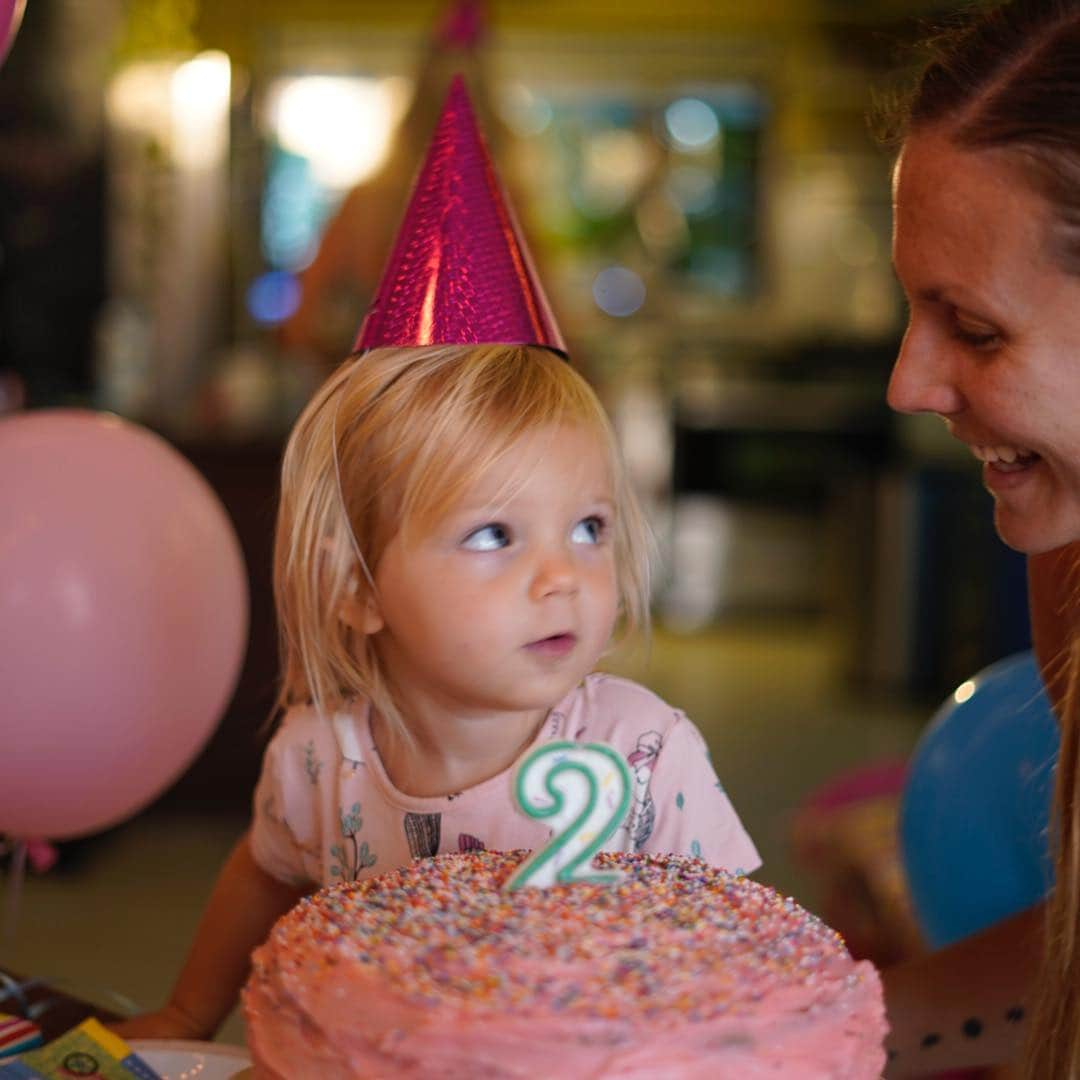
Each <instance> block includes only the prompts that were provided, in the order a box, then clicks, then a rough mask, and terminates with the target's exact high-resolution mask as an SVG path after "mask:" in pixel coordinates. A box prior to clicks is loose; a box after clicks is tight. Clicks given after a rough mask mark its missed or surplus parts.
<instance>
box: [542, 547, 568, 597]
mask: <svg viewBox="0 0 1080 1080" xmlns="http://www.w3.org/2000/svg"><path fill="white" fill-rule="evenodd" d="M577 588H578V573H577V567H576V566H575V565H574V560H573V558H572V557H571V555H570V553H569V552H567V551H564V550H552V551H546V552H544V553H542V555H541V557H540V558H539V559H538V561H537V564H536V572H535V574H534V575H533V584H532V592H533V596H534V597H536V598H542V597H545V596H551V595H553V594H558V593H567V594H573V593H576V592H577Z"/></svg>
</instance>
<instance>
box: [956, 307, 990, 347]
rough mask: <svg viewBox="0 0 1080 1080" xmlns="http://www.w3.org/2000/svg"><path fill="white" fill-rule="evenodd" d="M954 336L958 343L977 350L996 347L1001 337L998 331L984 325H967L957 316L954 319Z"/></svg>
mask: <svg viewBox="0 0 1080 1080" xmlns="http://www.w3.org/2000/svg"><path fill="white" fill-rule="evenodd" d="M952 334H953V337H955V338H956V339H957V340H958V341H962V342H964V344H965V345H970V346H972V348H975V349H983V348H986V347H987V346H991V345H996V344H997V342H998V341H999V340H1000V337H1001V335H1000V334H999V333H998V332H997V331H996V330H992V329H990V327H988V326H984V325H983V324H982V323H966V322H964V321H963V320H962V319H959V318H957V317H956V316H955V314H954V316H953V319H952Z"/></svg>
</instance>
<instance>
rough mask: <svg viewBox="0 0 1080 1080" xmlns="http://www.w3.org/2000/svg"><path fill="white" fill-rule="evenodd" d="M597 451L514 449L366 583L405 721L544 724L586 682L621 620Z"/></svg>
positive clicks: (551, 434) (584, 434) (594, 440)
mask: <svg viewBox="0 0 1080 1080" xmlns="http://www.w3.org/2000/svg"><path fill="white" fill-rule="evenodd" d="M614 509H615V508H614V499H613V496H612V481H611V476H610V470H609V466H608V455H607V452H606V449H605V446H604V444H603V442H602V441H601V439H600V437H599V436H597V435H595V434H593V433H592V432H590V431H587V430H584V429H582V428H579V427H559V428H549V429H545V430H543V431H540V432H534V433H532V434H530V435H526V436H523V437H522V438H521V439H520V440H519V441H518V442H517V443H515V444H513V445H512V446H511V448H510V450H509V451H508V452H507V453H506V454H505V455H504V456H503V458H502V459H501V460H500V461H498V462H497V463H496V464H495V466H494V467H492V468H491V469H489V470H488V471H487V472H486V473H485V475H483V476H482V477H481V478H480V479H479V480H477V481H476V482H474V484H473V485H472V486H470V487H469V488H467V489H466V490H465V492H464V493H463V497H462V499H461V501H460V502H459V504H458V505H457V506H456V507H455V508H454V509H453V510H451V512H450V513H449V515H447V516H446V517H445V518H444V519H443V520H442V521H441V522H439V523H438V524H437V525H436V526H435V527H434V528H433V530H432V531H430V532H429V533H426V534H424V535H420V536H417V537H415V538H414V537H410V538H409V539H408V541H406V540H405V538H404V537H403V536H402V535H401V534H398V535H397V536H395V537H394V539H393V540H391V542H390V544H389V545H388V547H387V549H386V551H385V553H384V555H383V557H382V559H381V560H380V562H379V565H378V567H377V568H376V571H375V584H376V586H377V588H378V592H379V597H378V604H377V611H376V612H375V613H374V621H373V623H372V624H371V625H370V628H371V629H375V630H376V631H377V632H376V637H375V643H376V648H377V649H378V652H379V655H380V658H381V660H382V662H383V663H384V664H385V665H386V668H387V673H388V674H389V675H390V677H391V680H392V683H393V685H394V687H395V689H396V691H397V693H398V696H399V699H400V701H399V704H400V705H401V707H402V711H403V712H404V713H405V715H406V717H407V716H408V712H409V708H410V706H412V707H413V708H417V707H420V708H422V707H424V705H425V703H430V704H432V705H434V706H436V707H437V708H439V709H440V710H443V711H457V712H459V713H460V714H461V715H463V716H466V715H487V714H491V713H493V712H533V711H546V710H547V709H548V708H550V707H551V706H552V705H553V704H555V703H556V702H557V701H558V700H559V699H560V698H562V697H563V696H564V695H565V694H566V693H568V692H569V691H570V690H571V689H572V688H573V687H574V686H576V685H577V684H578V682H580V681H581V679H582V678H583V677H584V676H585V675H586V674H587V673H588V672H589V671H590V670H591V669H592V667H593V666H594V664H595V663H596V661H597V659H598V658H599V656H600V654H601V653H602V652H603V650H604V648H605V646H606V645H607V643H608V640H609V638H610V636H611V633H612V629H613V627H614V623H615V616H616V608H617V603H618V601H617V588H616V574H615V553H614V533H615V530H614V520H613V515H614Z"/></svg>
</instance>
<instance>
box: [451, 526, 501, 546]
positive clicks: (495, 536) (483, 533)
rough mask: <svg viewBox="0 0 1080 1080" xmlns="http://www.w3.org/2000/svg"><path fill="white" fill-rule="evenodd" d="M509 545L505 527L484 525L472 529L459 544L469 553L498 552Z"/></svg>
mask: <svg viewBox="0 0 1080 1080" xmlns="http://www.w3.org/2000/svg"><path fill="white" fill-rule="evenodd" d="M509 543H510V530H509V529H507V528H506V526H505V525H484V526H483V527H481V528H479V529H474V530H473V531H472V532H471V533H469V535H468V536H466V537H465V539H464V540H463V541H462V542H461V546H462V547H464V548H467V549H468V550H469V551H498V550H499V548H504V547H506V545H507V544H509Z"/></svg>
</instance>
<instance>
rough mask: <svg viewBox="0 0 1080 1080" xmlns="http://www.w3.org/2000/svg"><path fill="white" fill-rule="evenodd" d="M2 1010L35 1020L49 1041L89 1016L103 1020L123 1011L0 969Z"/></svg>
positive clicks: (0, 1007) (0, 1008)
mask: <svg viewBox="0 0 1080 1080" xmlns="http://www.w3.org/2000/svg"><path fill="white" fill-rule="evenodd" d="M0 1012H3V1013H8V1014H10V1015H12V1016H22V1017H25V1018H26V1019H28V1020H32V1021H33V1022H34V1023H35V1024H37V1026H38V1027H39V1028H41V1033H42V1036H43V1038H44V1039H45V1041H46V1042H49V1041H51V1040H52V1039H55V1038H57V1037H58V1036H60V1035H63V1034H64V1032H65V1031H70V1030H71V1028H73V1027H75V1026H76V1025H77V1024H81V1023H82V1021H83V1020H85V1019H86V1018H87V1017H89V1016H96V1017H97V1018H98V1019H99V1020H101V1021H103V1022H104V1023H108V1022H109V1021H110V1020H119V1019H120V1018H121V1017H120V1014H119V1013H116V1012H113V1011H111V1010H109V1009H103V1008H102V1007H101V1006H100V1005H97V1004H95V1003H94V1002H91V1001H86V1000H84V999H83V998H80V997H77V996H76V995H74V994H70V993H68V992H67V991H65V990H61V989H58V988H57V987H55V986H51V985H49V984H48V983H41V982H38V981H37V980H35V979H28V978H26V977H25V976H22V975H19V974H18V973H17V972H12V971H5V970H4V969H3V968H0Z"/></svg>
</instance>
